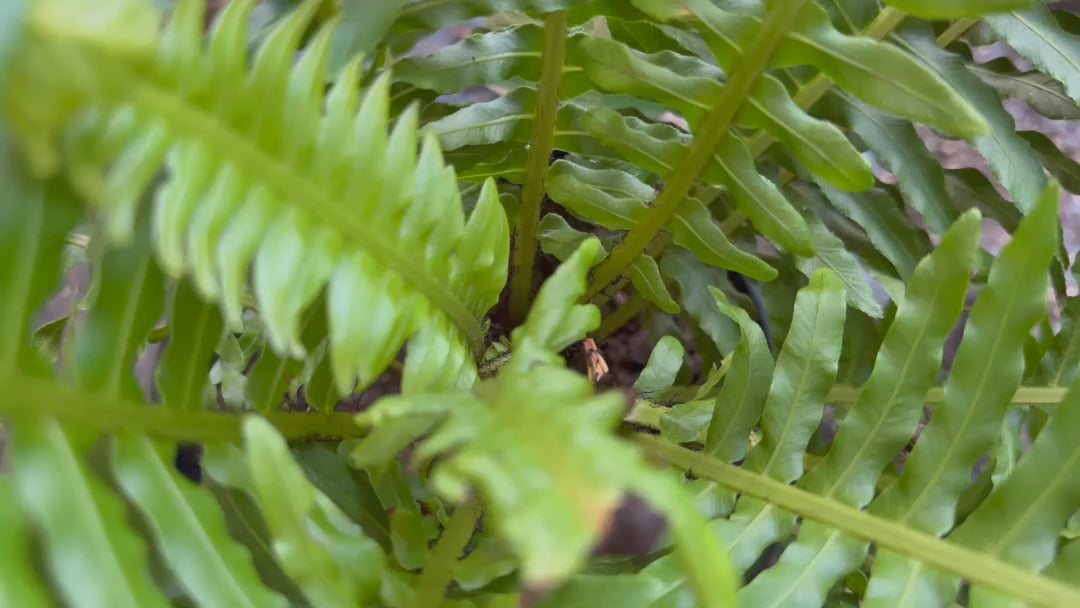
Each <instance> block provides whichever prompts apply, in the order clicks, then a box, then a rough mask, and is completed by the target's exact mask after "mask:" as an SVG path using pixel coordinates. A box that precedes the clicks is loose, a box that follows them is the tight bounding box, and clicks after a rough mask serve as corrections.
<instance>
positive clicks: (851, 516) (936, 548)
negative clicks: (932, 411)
mask: <svg viewBox="0 0 1080 608" xmlns="http://www.w3.org/2000/svg"><path fill="white" fill-rule="evenodd" d="M636 441H637V443H638V444H639V445H640V446H641V447H642V448H644V450H645V451H646V452H648V453H649V454H651V455H654V456H659V457H661V458H664V459H666V460H668V461H670V462H671V463H672V464H674V465H675V466H677V467H679V468H680V469H684V470H686V471H689V472H692V473H693V474H695V475H697V476H698V477H704V478H706V479H711V480H713V481H715V482H717V483H720V484H723V485H725V486H727V487H729V488H732V489H734V490H736V491H738V492H739V493H740V494H744V495H747V496H753V497H754V498H757V499H760V500H763V501H766V502H768V503H770V504H773V505H775V506H776V507H778V508H780V509H784V510H787V511H790V512H792V513H795V514H796V515H799V516H802V517H803V518H805V519H810V520H813V521H816V522H818V523H821V524H824V525H826V526H829V527H832V528H836V529H837V530H839V531H841V532H844V533H846V534H849V535H851V536H854V537H856V538H861V539H863V540H865V541H868V542H872V543H876V544H877V545H878V546H879V547H883V548H887V549H891V550H893V551H896V552H898V553H901V554H903V555H906V556H909V557H911V558H914V559H917V560H919V561H921V562H923V563H926V564H927V565H930V566H933V567H934V568H936V569H938V570H940V571H942V572H947V573H949V574H952V575H955V576H957V577H960V578H963V579H966V580H967V581H969V582H970V583H972V584H973V585H978V586H985V587H990V588H993V589H996V590H998V591H1001V592H1003V593H1004V594H1005V595H1007V596H1010V597H1014V598H1017V599H1021V600H1024V601H1027V602H1030V603H1031V604H1033V605H1038V606H1046V607H1047V608H1053V607H1055V606H1080V589H1077V588H1075V587H1071V586H1069V585H1065V584H1062V583H1060V582H1058V581H1055V580H1053V579H1051V578H1048V577H1041V576H1039V575H1037V574H1034V573H1031V572H1028V571H1026V570H1024V569H1022V568H1020V567H1018V566H1014V565H1012V564H1010V563H1008V562H1006V561H1004V560H1003V559H999V558H997V557H994V556H989V555H986V554H984V553H980V552H978V551H973V550H971V549H968V548H966V547H961V546H959V545H956V544H953V543H950V542H948V541H945V540H941V539H938V538H936V537H934V536H931V535H929V534H926V533H924V532H921V531H919V530H916V529H914V528H910V527H908V526H905V525H903V524H900V523H897V522H894V521H890V520H887V519H883V518H880V517H877V516H874V515H871V514H870V513H868V512H866V511H863V510H861V509H858V508H855V507H852V506H849V505H846V504H843V503H841V502H837V501H835V500H831V499H828V498H825V497H823V496H819V495H817V494H813V493H811V492H807V491H805V490H802V489H800V488H798V487H795V486H790V485H788V484H785V483H781V482H779V481H777V480H775V479H772V478H770V477H767V476H765V475H760V474H757V473H752V472H750V471H747V470H745V469H742V468H740V467H737V466H734V465H730V464H727V463H725V462H721V461H719V460H716V459H714V458H710V457H708V456H706V455H704V454H702V453H700V452H694V451H691V450H687V449H685V448H682V447H679V446H677V445H674V444H671V443H668V442H667V441H664V440H662V439H659V438H656V437H653V436H651V435H644V434H639V435H638V436H637V437H636Z"/></svg>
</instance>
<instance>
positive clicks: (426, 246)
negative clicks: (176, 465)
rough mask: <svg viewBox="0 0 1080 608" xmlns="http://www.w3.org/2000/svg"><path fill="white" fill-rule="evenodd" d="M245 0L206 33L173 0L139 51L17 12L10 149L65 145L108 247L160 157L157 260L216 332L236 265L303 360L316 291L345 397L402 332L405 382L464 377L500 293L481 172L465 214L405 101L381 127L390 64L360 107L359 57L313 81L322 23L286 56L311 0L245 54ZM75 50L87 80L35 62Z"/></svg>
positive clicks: (232, 301) (493, 200)
mask: <svg viewBox="0 0 1080 608" xmlns="http://www.w3.org/2000/svg"><path fill="white" fill-rule="evenodd" d="M253 4H254V2H252V1H237V2H232V3H230V4H229V5H228V7H227V8H226V9H225V10H224V11H223V12H222V13H221V14H220V15H219V17H218V18H217V21H216V23H215V24H214V27H213V28H212V31H211V33H210V34H209V39H208V40H205V41H204V39H203V37H204V35H203V30H202V23H203V18H204V14H205V0H181V1H180V2H179V3H178V5H177V6H176V8H175V10H174V12H173V14H172V18H171V20H170V22H169V24H168V26H167V28H166V29H165V31H164V32H163V33H162V34H161V35H160V41H159V43H158V51H157V55H156V56H155V57H152V58H151V57H147V56H145V55H144V54H141V53H136V52H129V53H117V52H111V51H112V50H113V49H112V48H111V47H110V42H109V39H108V36H107V35H106V34H107V31H108V28H101V30H93V31H91V32H89V33H85V32H80V34H81V35H79V36H67V35H65V32H66V30H63V29H61V28H49V27H47V24H43V23H42V20H41V19H36V20H28V21H27V25H26V28H27V29H28V30H29V31H30V35H29V36H27V39H28V41H29V42H28V43H27V44H26V45H25V47H24V48H25V52H24V53H22V54H21V55H20V56H19V57H16V58H15V60H14V61H13V62H12V64H11V66H10V67H9V68H8V70H7V73H6V74H4V75H3V76H5V78H6V79H11V80H12V81H13V82H18V83H22V84H25V85H26V86H27V87H32V89H33V90H34V91H35V95H34V96H33V99H30V98H28V99H27V100H26V101H24V100H22V99H20V98H18V95H16V94H8V95H3V94H0V95H3V96H2V97H0V102H2V103H0V108H2V110H3V112H4V114H6V115H8V116H9V117H11V118H13V119H14V120H13V122H17V123H19V124H20V125H23V128H22V131H21V132H20V133H19V135H20V139H21V141H23V143H24V146H23V147H24V149H35V148H34V146H37V147H38V148H41V146H43V145H44V146H46V148H48V147H49V146H52V147H53V148H55V147H57V146H56V143H55V142H57V141H58V140H63V141H64V142H65V143H64V145H63V146H62V147H60V152H58V155H59V157H60V158H61V159H62V162H63V166H64V168H65V169H66V170H67V171H68V172H69V173H70V174H71V175H73V176H74V178H75V181H77V182H78V183H79V185H80V186H81V188H80V189H81V190H82V191H83V192H84V193H85V194H86V195H87V196H88V198H89V199H90V200H91V201H93V202H94V203H95V204H96V205H97V206H99V207H100V208H101V210H102V211H103V212H104V213H103V219H104V222H105V226H106V228H107V233H108V235H109V236H110V237H111V238H112V239H113V240H114V241H116V242H124V241H125V240H127V239H129V238H130V236H131V234H132V230H133V226H134V222H135V218H136V216H137V215H138V214H139V213H140V209H139V205H140V202H141V201H142V200H143V198H144V196H143V194H144V192H145V191H146V190H147V188H148V187H150V186H151V185H152V182H153V180H154V179H155V177H156V176H157V174H158V173H159V172H160V171H161V170H162V169H164V170H165V172H166V174H167V178H166V179H165V181H164V184H163V185H161V186H160V187H158V188H157V190H156V192H155V195H154V197H153V202H152V209H151V211H150V213H151V214H152V225H153V230H154V240H155V247H156V251H157V254H158V257H159V259H160V262H161V265H162V266H163V268H164V269H165V270H166V271H167V272H169V273H170V274H172V275H174V276H181V275H184V274H190V275H191V277H192V279H193V282H194V284H195V286H196V288H197V289H198V291H199V292H200V293H201V294H202V295H203V296H204V297H206V298H207V299H210V300H212V301H218V302H220V303H221V305H222V308H223V310H224V314H225V317H226V320H227V322H228V323H229V324H230V325H231V326H233V327H237V326H239V325H240V323H241V317H242V313H243V306H242V302H243V298H244V295H245V287H246V285H247V283H248V278H249V276H250V281H251V286H252V288H253V291H254V296H255V301H256V303H257V305H258V307H259V310H260V313H261V316H262V318H263V319H264V320H265V322H266V324H267V328H268V330H269V336H270V343H271V345H272V346H273V347H274V348H275V350H278V351H279V352H285V353H288V354H290V355H291V356H294V357H302V356H304V355H305V354H306V353H307V352H308V351H309V350H310V349H311V348H313V347H314V346H316V345H314V344H307V345H305V344H303V343H302V341H301V338H300V318H301V316H302V314H303V313H304V311H305V309H306V308H307V307H308V306H310V305H311V304H312V302H314V301H315V300H316V298H317V297H318V296H319V294H320V293H321V292H322V291H323V290H324V289H327V290H328V294H329V295H328V298H327V311H328V318H329V324H330V334H331V335H330V348H331V350H330V356H331V359H332V363H333V369H334V371H335V375H336V379H337V382H338V384H339V385H340V388H341V389H342V390H344V391H349V390H352V389H353V388H354V384H355V382H356V381H357V380H358V381H359V384H360V385H361V386H365V385H367V384H369V383H370V382H372V381H374V379H375V378H376V377H377V376H378V374H379V373H381V372H382V370H383V369H385V368H386V366H387V365H389V363H390V361H391V360H392V359H393V358H394V357H395V356H396V355H397V353H398V351H399V350H400V349H401V346H402V344H403V343H405V342H406V341H407V340H409V339H410V338H411V337H413V336H414V335H415V336H416V337H415V338H413V339H412V341H411V342H410V348H409V350H410V351H418V352H424V353H429V354H430V353H432V352H437V353H438V354H439V357H438V359H437V363H438V366H437V367H432V365H429V364H425V365H419V364H416V363H414V364H412V365H406V378H405V385H406V386H407V387H409V388H426V389H433V388H438V387H447V386H452V385H461V384H465V385H467V384H469V383H471V382H472V379H474V378H475V374H476V372H475V365H474V362H473V357H472V352H473V350H474V347H475V346H477V344H478V343H479V342H480V341H481V340H482V337H483V330H482V326H481V323H480V322H479V319H480V318H482V317H483V315H484V314H485V313H486V312H487V310H488V309H489V308H490V307H491V306H493V305H494V304H495V302H496V301H497V298H498V294H499V292H500V291H501V289H502V286H503V284H504V283H505V280H506V266H507V258H508V255H509V254H508V249H509V228H508V225H507V220H506V218H505V215H504V212H503V210H502V208H501V206H500V205H499V203H498V196H497V192H496V191H495V188H494V184H493V183H491V182H489V183H487V184H486V185H485V187H484V189H483V191H482V193H481V196H480V199H479V202H478V203H477V205H476V208H475V210H474V211H473V212H472V214H471V216H470V217H469V218H468V221H466V218H465V215H464V212H463V209H462V204H461V197H460V194H459V192H458V189H457V179H456V176H455V173H454V170H453V168H452V167H449V166H447V165H446V164H445V162H444V161H443V158H442V153H441V151H440V149H439V146H438V143H437V140H436V139H435V138H434V137H428V138H426V139H425V140H424V141H423V142H422V144H421V145H419V146H418V142H417V112H416V110H415V108H413V109H410V110H407V111H406V112H404V113H403V114H402V115H401V116H400V117H399V118H398V119H397V120H396V122H395V124H394V126H393V129H392V131H391V130H390V129H389V117H388V114H389V105H390V104H389V85H390V78H389V75H388V74H383V75H382V76H381V77H379V78H378V79H376V81H375V82H374V83H373V84H372V85H371V86H370V87H369V88H368V90H367V91H366V92H365V93H364V94H363V99H362V101H361V100H360V96H359V95H357V91H358V90H360V86H359V78H360V61H359V59H357V60H354V61H353V62H352V63H350V64H349V65H348V66H346V67H345V68H344V70H343V71H342V73H341V75H340V78H338V80H337V81H336V82H335V84H334V86H333V88H332V89H331V90H330V91H329V92H328V93H324V82H325V80H326V79H325V66H326V62H327V59H328V56H329V48H330V41H331V39H332V35H333V29H334V24H333V23H331V24H330V25H327V26H324V27H322V28H321V30H319V31H318V33H317V34H315V35H314V36H313V37H312V38H311V40H310V43H309V44H308V45H307V46H306V47H305V48H304V49H302V51H301V54H300V58H299V60H296V61H295V62H294V57H296V55H297V50H298V47H299V45H300V42H301V39H302V36H303V33H304V31H305V30H306V28H307V27H308V25H309V22H310V20H311V17H312V15H313V13H314V7H315V6H316V5H317V3H314V2H307V3H304V4H303V5H301V7H300V8H298V9H297V10H295V11H294V12H293V13H292V14H291V15H290V16H289V17H287V18H285V19H283V20H282V21H281V22H280V23H278V24H277V25H276V26H275V27H274V29H273V31H272V32H271V33H270V34H269V35H268V36H267V37H266V38H265V40H264V41H263V42H262V44H261V46H260V47H259V49H258V50H257V52H256V53H255V54H254V56H253V57H252V59H251V65H250V66H249V65H248V59H247V57H248V55H247V51H246V41H247V32H246V30H247V24H248V17H249V15H250V11H251V9H252V6H253ZM82 10H91V9H82ZM64 18H65V19H66V20H73V19H77V18H78V17H77V16H72V15H65V16H64ZM35 53H36V55H37V57H39V58H38V59H37V60H34V59H31V57H32V56H34V55H35ZM79 53H85V54H89V55H90V56H93V57H95V58H96V59H95V62H94V64H95V65H94V67H93V69H92V76H93V77H97V76H99V75H100V76H101V78H99V79H96V80H95V81H94V82H93V84H92V85H88V84H87V80H88V78H87V77H86V76H85V75H83V77H82V78H78V79H75V78H73V79H71V80H70V82H65V81H63V80H61V79H57V78H56V77H55V75H53V74H45V72H47V71H51V70H57V71H59V72H61V73H62V72H64V71H65V70H68V69H74V67H75V66H73V65H70V64H67V63H63V62H61V63H62V65H59V66H54V65H50V64H49V63H48V62H43V61H41V59H40V57H50V58H59V59H67V58H68V57H71V56H75V55H78V54H79ZM83 67H85V65H84V66H83ZM106 74H107V76H106ZM89 80H94V78H89ZM19 89H20V90H21V89H23V87H19ZM7 90H8V91H10V90H12V89H11V88H8V89H7ZM73 100H74V102H73ZM27 104H41V105H40V107H43V108H46V109H48V111H46V112H35V111H34V110H35V109H34V108H31V107H28V105H27ZM27 116H35V117H36V118H40V120H36V121H34V120H24V118H25V117H27ZM42 142H46V143H45V144H42ZM418 147H419V148H420V151H419V154H418V152H417V149H418ZM48 156H49V155H48V154H42V157H43V158H44V157H48ZM106 167H108V170H106V169H105V168H106ZM418 332H419V333H418ZM423 359H424V360H425V361H429V362H430V363H431V364H434V363H436V358H434V357H430V356H427V355H425V356H424V357H423ZM432 383H434V384H432Z"/></svg>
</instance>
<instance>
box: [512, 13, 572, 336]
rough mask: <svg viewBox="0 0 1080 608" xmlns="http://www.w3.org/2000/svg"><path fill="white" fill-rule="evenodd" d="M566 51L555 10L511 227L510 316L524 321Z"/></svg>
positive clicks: (562, 21)
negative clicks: (523, 187) (520, 194)
mask: <svg viewBox="0 0 1080 608" xmlns="http://www.w3.org/2000/svg"><path fill="white" fill-rule="evenodd" d="M565 54H566V11H556V12H554V13H551V14H550V15H548V16H547V18H546V19H544V50H543V67H542V68H541V72H540V82H539V84H538V85H537V89H536V95H537V99H536V118H535V119H534V120H533V131H532V138H531V139H530V140H529V153H528V157H527V159H526V161H525V191H524V192H523V193H522V196H521V206H520V207H519V208H518V215H517V226H516V227H515V229H514V269H513V278H512V279H511V282H510V319H511V321H512V322H513V323H515V324H517V323H520V322H522V321H523V320H525V315H526V314H528V312H529V305H530V304H531V301H532V284H533V266H534V265H535V262H536V244H537V241H536V231H537V226H538V225H539V224H540V203H541V202H542V201H543V200H544V193H545V192H546V191H547V186H546V181H547V174H548V167H549V166H550V164H551V151H552V149H553V148H554V146H555V120H556V118H558V115H559V83H560V82H561V81H562V75H563V57H564V56H565Z"/></svg>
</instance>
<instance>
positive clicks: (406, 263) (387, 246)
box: [127, 82, 484, 347]
mask: <svg viewBox="0 0 1080 608" xmlns="http://www.w3.org/2000/svg"><path fill="white" fill-rule="evenodd" d="M127 100H128V101H129V102H130V103H132V104H133V105H134V106H135V107H136V108H137V109H138V110H139V111H141V112H144V113H145V114H147V115H150V116H154V117H157V118H160V119H163V120H165V121H166V122H168V123H169V124H170V125H171V126H172V127H173V128H175V129H176V130H177V131H179V132H181V133H184V134H186V135H188V136H191V137H195V138H198V139H200V140H202V141H204V142H207V145H208V146H209V147H210V148H212V149H214V150H217V151H219V152H220V153H222V154H223V155H224V156H226V157H227V158H228V159H229V160H230V161H232V162H234V163H236V164H237V165H238V166H239V167H240V168H241V169H242V170H243V171H244V172H246V173H248V174H249V175H253V176H258V178H259V179H262V180H264V181H265V182H266V183H267V184H268V185H269V186H270V187H271V188H273V189H274V190H276V191H277V192H278V193H279V194H280V195H281V196H282V198H283V199H285V200H292V201H303V203H304V206H305V209H307V211H308V212H310V213H311V214H312V215H313V216H315V217H318V218H319V219H320V220H321V222H320V223H322V224H323V225H326V226H332V227H334V228H335V229H337V230H338V231H339V232H340V234H341V236H342V238H343V240H344V241H345V242H348V243H351V244H353V245H355V246H357V247H362V248H363V249H364V252H365V253H367V254H368V255H371V256H372V257H374V258H375V259H377V260H379V261H380V262H382V263H383V264H384V265H386V266H387V267H389V268H390V269H391V270H392V271H394V272H396V273H398V274H400V275H401V276H402V277H404V278H405V279H406V280H407V281H408V282H409V283H411V284H412V285H413V286H414V287H415V288H416V289H417V290H418V291H420V292H421V293H422V294H424V296H425V297H427V299H429V300H431V302H433V303H435V304H436V305H437V306H438V307H439V308H440V309H442V311H443V312H445V313H446V315H447V316H448V317H449V318H450V319H451V320H452V321H453V322H454V323H455V324H456V325H457V326H458V327H459V328H460V329H461V331H462V332H463V333H464V334H465V336H466V337H467V338H468V340H469V342H470V343H471V344H473V346H474V347H475V346H478V345H479V344H480V343H481V342H482V341H483V338H484V332H483V329H482V327H481V326H480V322H479V321H478V320H477V319H476V318H474V317H473V315H472V313H471V312H469V309H468V307H467V306H465V304H464V303H463V302H462V301H461V300H460V299H458V297H457V296H456V295H454V293H453V292H452V291H450V290H449V289H448V288H447V287H446V284H445V282H444V281H441V280H440V279H438V278H437V277H434V276H432V275H431V274H430V273H428V272H427V270H426V269H425V268H423V267H422V266H419V265H418V264H416V263H415V261H413V256H412V255H410V254H409V253H408V252H405V251H402V250H401V248H400V247H398V246H397V244H396V243H394V242H393V241H392V240H391V239H389V238H387V236H386V232H385V231H381V230H379V228H378V227H377V226H372V225H371V224H370V223H369V222H365V221H364V220H363V219H362V218H360V217H357V216H356V215H355V214H354V213H351V212H350V211H349V207H348V206H347V205H343V204H339V203H338V202H337V201H334V200H333V199H331V198H330V197H328V196H326V194H324V193H323V192H322V190H321V189H320V188H319V187H318V186H316V185H315V184H314V183H312V182H310V181H308V180H306V179H305V178H304V177H303V175H301V174H300V173H298V172H296V171H295V170H293V168H292V167H291V166H289V165H288V164H287V163H285V162H282V161H281V160H279V159H277V158H275V157H273V156H271V155H270V154H267V153H266V152H264V151H263V150H262V149H260V148H259V147H258V146H257V145H255V143H253V142H252V141H251V140H249V139H248V138H246V137H244V136H242V135H239V134H237V133H235V132H234V131H233V130H232V129H231V128H229V126H228V125H226V124H224V123H222V122H221V121H220V120H218V119H217V117H216V116H214V115H213V114H210V113H207V112H204V111H202V110H200V109H199V108H196V107H194V106H192V105H190V104H188V103H186V101H185V100H183V99H182V98H179V97H177V96H175V95H174V94H172V93H170V92H168V91H165V90H161V89H159V88H157V87H155V86H153V85H152V84H150V83H146V82H140V83H138V84H137V85H136V86H134V87H133V88H132V90H131V91H130V92H129V93H128V97H127Z"/></svg>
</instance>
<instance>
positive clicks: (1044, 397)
mask: <svg viewBox="0 0 1080 608" xmlns="http://www.w3.org/2000/svg"><path fill="white" fill-rule="evenodd" d="M1067 390H1068V389H1066V388H1061V387H1043V386H1021V387H1020V388H1018V389H1016V393H1015V394H1014V395H1013V397H1012V399H1011V401H1010V405H1012V406H1013V407H1018V406H1023V405H1036V406H1039V407H1042V408H1044V409H1047V408H1051V407H1055V406H1058V405H1060V404H1061V402H1062V400H1064V399H1065V393H1066V392H1067ZM861 392H862V389H861V388H859V387H857V386H850V385H844V384H837V385H836V386H833V387H832V389H831V390H829V395H828V396H827V397H826V398H825V402H826V403H830V404H832V405H835V406H838V407H841V408H846V407H851V406H852V405H853V404H854V403H855V402H856V401H858V400H859V394H860V393H861ZM944 398H945V389H944V388H942V387H940V386H935V387H933V388H931V389H930V390H928V391H927V392H926V395H925V396H924V397H923V403H931V404H932V403H941V402H942V401H943V400H944ZM669 409H670V408H668V407H665V406H663V405H658V404H656V403H653V402H652V401H649V400H648V399H640V398H639V399H637V400H636V401H634V406H633V407H632V408H630V413H628V414H627V415H626V416H624V417H623V421H624V422H629V423H631V424H636V425H638V426H643V427H647V428H650V429H657V430H658V429H659V428H660V419H661V418H663V416H664V414H666V413H667V412H668V411H669Z"/></svg>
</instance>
